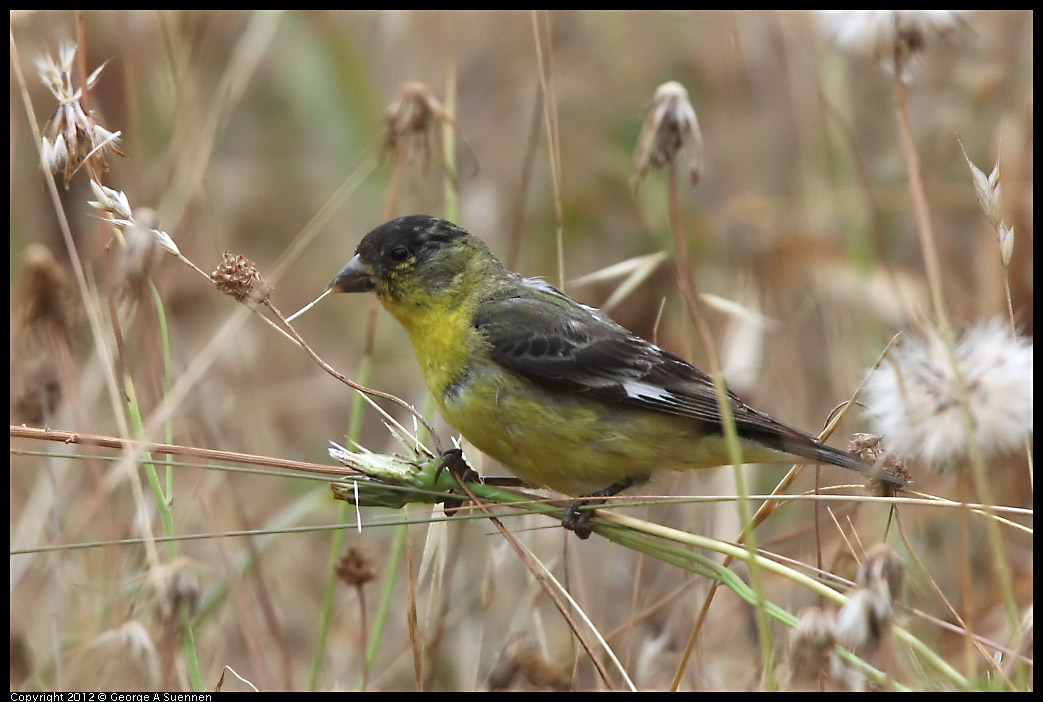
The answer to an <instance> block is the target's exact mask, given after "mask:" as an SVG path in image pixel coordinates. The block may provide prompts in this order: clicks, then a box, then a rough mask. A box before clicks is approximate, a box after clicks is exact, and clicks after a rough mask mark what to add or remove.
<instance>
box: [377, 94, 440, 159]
mask: <svg viewBox="0 0 1043 702" xmlns="http://www.w3.org/2000/svg"><path fill="white" fill-rule="evenodd" d="M448 121H449V116H448V115H447V114H446V111H445V109H443V108H442V105H441V103H439V102H438V100H437V99H435V96H434V95H432V94H431V91H430V90H429V89H428V87H427V86H426V85H424V84H423V83H406V84H405V85H404V86H402V92H401V93H400V94H399V96H398V98H397V99H396V100H395V102H393V103H391V104H390V105H389V106H388V108H387V113H386V116H385V122H386V127H385V132H384V143H385V147H386V148H387V149H388V150H389V151H391V152H392V153H394V154H396V155H397V154H399V153H404V155H405V158H406V159H407V160H409V161H411V162H416V163H419V164H420V165H421V166H422V167H426V166H427V164H428V162H429V160H430V158H431V152H432V144H437V143H438V139H439V127H440V126H441V125H442V123H444V122H448Z"/></svg>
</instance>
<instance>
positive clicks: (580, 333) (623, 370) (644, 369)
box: [474, 279, 898, 482]
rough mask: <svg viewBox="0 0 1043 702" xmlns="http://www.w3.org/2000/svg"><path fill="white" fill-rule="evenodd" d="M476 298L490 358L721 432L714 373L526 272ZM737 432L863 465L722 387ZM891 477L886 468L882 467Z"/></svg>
mask: <svg viewBox="0 0 1043 702" xmlns="http://www.w3.org/2000/svg"><path fill="white" fill-rule="evenodd" d="M519 283H520V284H519V285H518V286H517V287H516V288H515V289H514V290H512V291H511V292H509V293H501V295H500V296H498V297H497V298H495V299H491V300H486V301H484V302H483V303H482V304H481V305H480V306H479V311H478V313H477V314H476V316H475V320H474V323H475V327H476V328H477V329H478V330H479V331H480V332H481V333H482V334H483V335H484V336H485V338H486V339H487V340H488V341H489V343H490V345H491V347H492V348H491V355H492V358H493V360H494V361H495V362H496V363H498V364H499V365H501V366H503V367H504V368H506V369H508V370H510V371H512V372H514V373H516V374H518V375H520V376H522V377H524V378H527V379H528V380H531V381H532V382H535V383H537V384H539V385H541V386H543V387H545V388H547V389H549V390H554V391H559V392H565V393H581V394H585V395H589V396H591V397H595V398H598V399H600V400H603V401H605V402H607V403H618V404H622V405H626V406H630V407H637V408H642V409H647V410H654V411H657V412H663V413H665V414H671V415H677V416H681V417H690V418H692V419H694V420H698V421H699V422H702V423H703V426H704V427H706V429H708V430H709V431H713V432H717V433H720V432H721V431H722V430H721V417H720V412H719V411H718V406H717V394H716V390H715V388H714V384H713V380H712V379H711V378H710V377H709V376H708V375H707V374H706V373H703V372H702V371H700V370H699V369H698V368H696V367H694V366H692V365H691V364H690V363H687V362H686V361H684V360H682V359H680V358H678V357H677V356H674V355H673V354H671V353H669V352H667V351H664V350H663V349H661V348H659V347H658V346H656V345H654V344H652V343H650V342H648V341H646V340H644V339H641V338H640V337H637V336H634V335H633V334H631V333H630V332H628V331H627V330H626V329H624V328H623V327H621V326H620V325H618V324H616V323H615V322H613V321H612V320H610V319H609V318H608V317H606V316H605V315H604V314H602V313H601V312H600V311H598V310H595V309H593V308H590V307H587V306H585V305H580V304H579V303H577V302H575V301H573V300H572V299H571V298H569V297H567V296H565V295H564V294H563V293H561V292H559V291H557V290H555V289H554V288H552V287H551V286H549V285H547V284H545V283H543V282H542V281H537V280H533V279H528V280H524V281H523V282H522V281H519ZM727 396H728V400H729V403H730V405H731V411H732V416H733V417H734V418H735V425H736V431H737V432H738V434H739V436H740V437H742V438H744V439H748V440H750V441H755V442H757V443H759V444H761V445H763V446H766V447H768V448H772V449H777V450H780V451H784V452H786V453H791V454H795V455H798V456H803V457H805V458H810V459H813V460H817V461H821V462H825V463H833V464H835V465H840V466H844V467H847V468H853V469H855V470H859V471H863V472H865V471H866V470H867V468H868V466H867V465H866V464H865V463H864V462H862V461H861V460H859V459H858V458H857V457H855V456H854V455H852V454H849V453H847V452H846V451H841V450H839V449H835V448H833V447H830V446H827V445H824V444H820V443H818V442H817V441H815V440H814V439H813V438H812V437H811V436H809V435H808V434H806V433H804V432H802V431H799V430H797V429H793V428H791V427H787V426H786V425H784V424H782V423H780V422H778V421H776V420H775V419H772V418H771V417H770V416H768V415H767V414H764V413H763V412H758V411H757V410H755V409H753V408H751V407H749V406H747V405H746V404H745V403H743V402H742V401H741V400H740V399H739V397H738V396H736V395H735V394H734V393H732V392H728V395H727ZM884 477H885V479H888V480H889V481H890V482H898V481H897V480H893V479H892V478H891V477H890V475H889V474H887V475H884Z"/></svg>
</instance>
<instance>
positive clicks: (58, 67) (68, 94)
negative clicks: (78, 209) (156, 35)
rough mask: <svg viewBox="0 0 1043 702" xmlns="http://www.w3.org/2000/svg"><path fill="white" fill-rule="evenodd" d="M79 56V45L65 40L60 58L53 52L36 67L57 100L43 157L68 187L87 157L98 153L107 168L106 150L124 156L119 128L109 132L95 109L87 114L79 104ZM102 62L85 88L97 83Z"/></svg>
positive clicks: (99, 159)
mask: <svg viewBox="0 0 1043 702" xmlns="http://www.w3.org/2000/svg"><path fill="white" fill-rule="evenodd" d="M75 57H76V45H75V44H72V43H65V44H62V45H61V46H60V47H59V49H58V58H57V60H56V59H54V58H53V57H52V56H50V55H45V56H41V57H39V58H37V60H36V69H37V72H38V73H39V75H40V80H41V81H43V84H44V85H45V86H47V89H48V90H50V91H51V94H52V95H54V98H55V99H56V100H57V101H58V109H57V111H56V112H55V114H54V117H53V118H52V119H51V121H50V124H49V125H48V127H47V129H46V136H44V137H43V144H42V145H41V146H42V150H43V159H44V162H45V163H46V165H47V167H48V168H49V169H50V171H51V172H52V173H59V172H61V173H62V174H63V176H64V182H65V187H66V188H68V187H69V181H70V180H71V179H72V176H73V174H74V173H75V172H76V170H77V169H78V168H79V167H80V164H82V163H83V162H84V161H86V160H88V159H89V158H92V157H97V159H98V163H99V164H100V165H101V167H102V168H103V169H104V168H105V152H109V153H113V154H115V155H117V156H122V155H123V152H122V151H120V150H119V137H120V133H119V132H110V131H109V130H108V129H105V128H104V127H102V126H101V125H100V124H98V123H97V122H96V121H95V119H94V114H93V112H92V113H91V114H87V113H85V112H84V111H83V107H81V105H80V99H81V98H82V97H83V87H82V86H81V87H80V88H78V89H74V88H73V84H72V64H73V59H74V58H75ZM103 68H105V64H102V65H101V66H99V67H98V68H97V69H95V70H94V72H93V73H91V75H90V76H89V77H88V78H87V84H86V89H87V90H90V89H91V88H93V87H94V84H95V83H97V81H98V78H99V76H100V75H101V71H102V69H103Z"/></svg>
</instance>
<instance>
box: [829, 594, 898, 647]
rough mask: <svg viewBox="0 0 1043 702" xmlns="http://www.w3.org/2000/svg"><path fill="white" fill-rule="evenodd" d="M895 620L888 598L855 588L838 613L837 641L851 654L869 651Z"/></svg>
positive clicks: (885, 595) (835, 629)
mask: <svg viewBox="0 0 1043 702" xmlns="http://www.w3.org/2000/svg"><path fill="white" fill-rule="evenodd" d="M893 620H894V609H893V608H892V605H891V598H890V597H888V596H887V594H886V593H880V592H877V591H876V590H871V589H868V588H857V589H855V590H854V591H853V592H852V593H851V594H850V595H849V596H848V598H847V602H846V603H845V604H844V606H843V607H841V608H840V612H838V613H837V619H836V627H835V628H834V630H833V631H834V633H835V635H836V637H837V641H838V642H839V643H841V644H842V645H843V646H844V647H845V648H849V649H851V650H852V651H865V652H868V651H872V650H874V649H876V647H877V646H878V645H879V644H880V639H881V638H883V636H884V634H886V633H887V631H888V629H889V628H890V626H891V622H892V621H893Z"/></svg>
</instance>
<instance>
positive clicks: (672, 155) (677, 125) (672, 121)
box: [630, 81, 703, 192]
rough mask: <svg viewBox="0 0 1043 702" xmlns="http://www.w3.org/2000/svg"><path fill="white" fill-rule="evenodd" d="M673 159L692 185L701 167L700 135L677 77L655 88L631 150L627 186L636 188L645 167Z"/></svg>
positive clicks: (642, 178) (662, 164)
mask: <svg viewBox="0 0 1043 702" xmlns="http://www.w3.org/2000/svg"><path fill="white" fill-rule="evenodd" d="M673 163H676V164H678V165H679V166H680V167H681V168H682V169H684V170H686V171H687V172H688V176H689V179H690V182H691V185H692V186H693V187H694V186H695V184H696V183H697V182H698V181H699V176H700V175H701V174H702V170H703V135H702V132H701V131H700V130H699V120H698V119H696V117H695V108H693V107H692V103H691V102H690V101H689V99H688V91H687V90H685V88H684V86H683V85H681V84H680V83H678V82H677V81H669V82H667V83H663V84H662V85H660V86H659V87H658V88H656V92H655V97H654V98H653V99H652V106H651V107H650V108H649V109H648V112H646V113H645V123H644V125H643V126H642V127H641V134H640V136H638V140H637V149H636V150H635V151H634V167H633V169H632V170H631V174H630V187H631V188H632V189H633V190H634V191H635V192H636V191H637V188H638V187H639V186H640V185H641V181H643V180H644V179H645V175H646V174H647V173H648V171H649V170H651V169H658V168H664V167H666V166H668V165H670V164H673Z"/></svg>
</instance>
